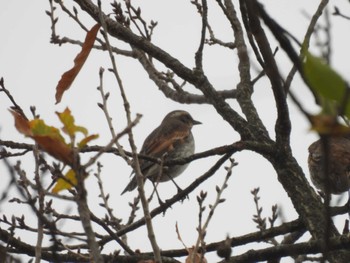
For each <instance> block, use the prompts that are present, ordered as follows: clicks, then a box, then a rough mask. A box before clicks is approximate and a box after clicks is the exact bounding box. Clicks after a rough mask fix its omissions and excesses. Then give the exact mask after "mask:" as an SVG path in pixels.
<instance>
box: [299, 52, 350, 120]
mask: <svg viewBox="0 0 350 263" xmlns="http://www.w3.org/2000/svg"><path fill="white" fill-rule="evenodd" d="M303 70H304V77H305V79H306V81H307V83H308V84H309V86H310V88H311V89H312V90H313V92H314V93H316V94H317V96H318V97H319V99H321V100H322V101H323V102H325V104H323V105H322V106H323V108H324V111H326V112H329V111H331V110H332V109H329V106H330V105H331V104H330V103H328V102H329V101H334V102H336V107H337V108H339V107H344V106H345V108H344V113H345V115H346V116H347V117H350V103H349V98H347V101H346V105H344V96H348V94H347V85H346V82H345V81H344V79H343V78H342V77H341V76H340V75H339V74H338V73H337V72H336V71H335V70H333V69H332V68H331V67H330V66H329V65H327V64H326V63H325V61H324V60H323V59H321V58H318V57H316V56H313V55H312V54H311V53H309V52H308V51H306V53H305V61H304V63H303ZM327 100H328V102H327ZM326 107H327V108H326ZM337 110H338V109H337ZM337 110H336V112H337Z"/></svg>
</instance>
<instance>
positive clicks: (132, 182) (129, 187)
mask: <svg viewBox="0 0 350 263" xmlns="http://www.w3.org/2000/svg"><path fill="white" fill-rule="evenodd" d="M136 187H137V180H136V175H134V176H133V177H132V179H131V180H130V182H129V183H128V185H127V186H126V187H125V189H124V190H123V192H122V193H121V195H122V194H125V193H126V192H131V191H132V190H134V189H136Z"/></svg>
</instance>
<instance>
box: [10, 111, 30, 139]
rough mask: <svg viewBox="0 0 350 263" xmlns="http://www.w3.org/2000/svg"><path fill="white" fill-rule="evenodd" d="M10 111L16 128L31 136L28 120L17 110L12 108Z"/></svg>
mask: <svg viewBox="0 0 350 263" xmlns="http://www.w3.org/2000/svg"><path fill="white" fill-rule="evenodd" d="M10 112H11V113H12V115H13V117H14V118H15V127H16V129H17V130H18V131H19V132H20V133H22V134H24V135H26V136H31V135H32V131H31V129H30V126H29V121H28V120H27V119H26V118H25V117H24V116H23V115H22V114H20V113H19V112H17V111H14V110H10Z"/></svg>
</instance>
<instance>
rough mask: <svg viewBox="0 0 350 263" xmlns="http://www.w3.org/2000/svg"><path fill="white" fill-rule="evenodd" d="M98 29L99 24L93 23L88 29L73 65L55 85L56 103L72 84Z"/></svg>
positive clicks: (88, 52) (87, 54)
mask: <svg viewBox="0 0 350 263" xmlns="http://www.w3.org/2000/svg"><path fill="white" fill-rule="evenodd" d="M99 29H100V25H99V24H96V25H94V26H93V27H92V28H91V29H90V31H89V32H88V33H87V34H86V37H85V41H84V43H83V46H82V48H81V51H80V53H79V54H78V55H77V56H76V57H75V59H74V66H73V68H71V69H70V70H68V71H66V72H65V73H64V74H63V75H62V77H61V79H60V81H59V82H58V84H57V87H56V104H57V103H59V102H60V101H61V99H62V96H63V93H64V92H65V91H66V90H68V89H69V87H70V86H71V85H72V83H73V81H74V79H75V78H76V76H77V75H78V73H79V71H80V70H81V68H82V67H83V65H84V63H85V61H86V59H87V57H88V56H89V54H90V51H91V49H92V47H93V45H94V42H95V39H96V36H97V33H98V30H99Z"/></svg>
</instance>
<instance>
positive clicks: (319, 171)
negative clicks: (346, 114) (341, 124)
mask: <svg viewBox="0 0 350 263" xmlns="http://www.w3.org/2000/svg"><path fill="white" fill-rule="evenodd" d="M327 143H328V162H327V164H328V167H327V171H328V186H327V188H326V178H325V173H324V167H325V161H326V160H325V151H324V147H323V142H322V140H321V139H319V140H317V141H315V142H314V143H312V144H311V145H310V146H309V157H308V166H309V172H310V177H311V181H312V183H313V184H314V185H315V186H316V188H318V189H319V190H321V191H322V192H323V193H325V192H326V190H328V191H329V193H331V194H341V193H343V192H346V191H349V189H350V139H348V138H346V137H340V136H338V137H335V136H333V137H329V138H327ZM349 195H350V193H349Z"/></svg>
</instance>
